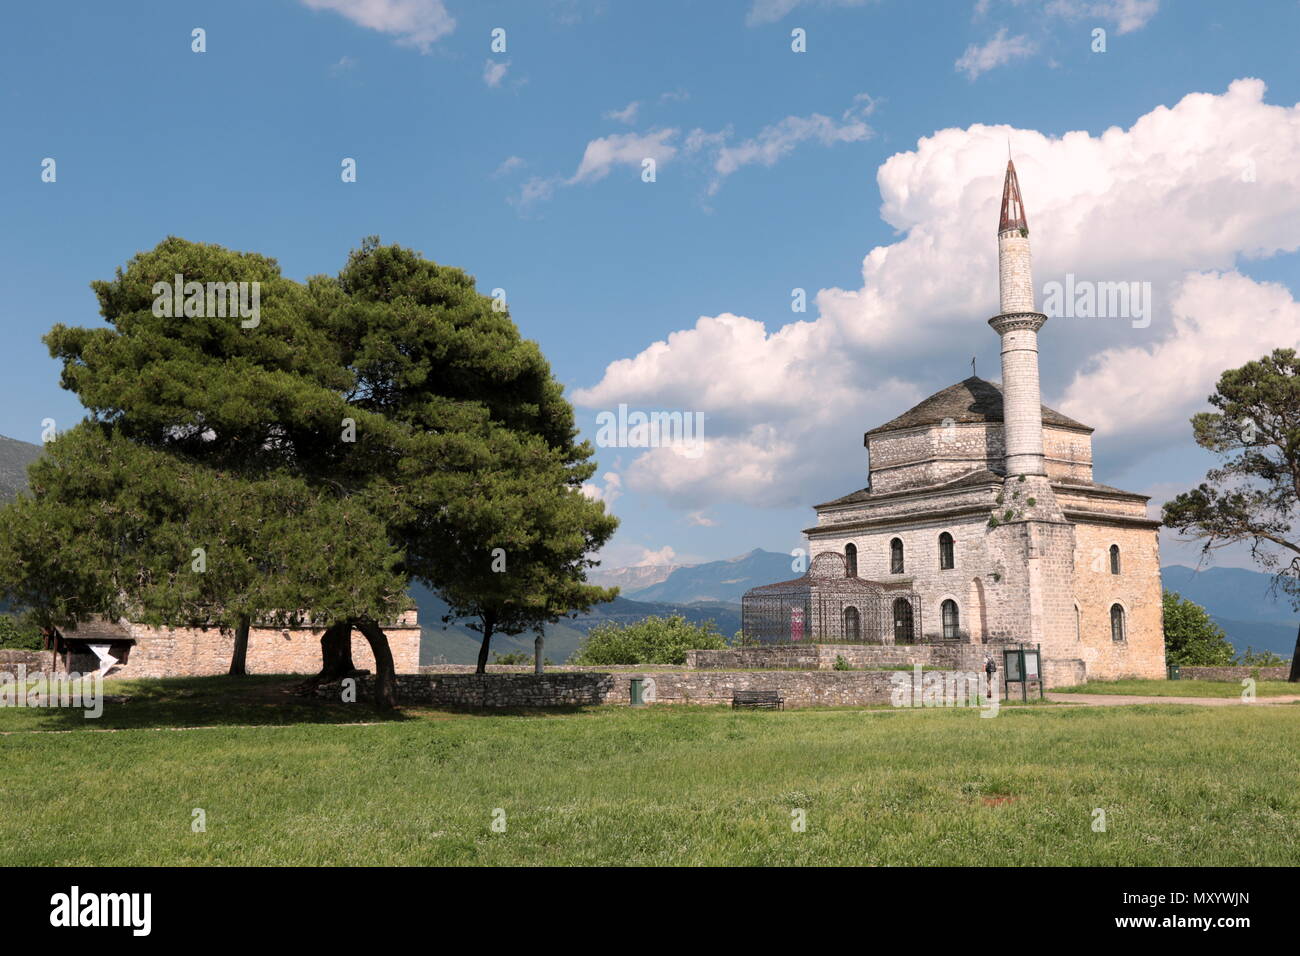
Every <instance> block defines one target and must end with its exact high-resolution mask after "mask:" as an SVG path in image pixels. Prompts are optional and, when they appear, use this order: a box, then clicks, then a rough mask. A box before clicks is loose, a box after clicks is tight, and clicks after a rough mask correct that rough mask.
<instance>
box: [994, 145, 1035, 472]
mask: <svg viewBox="0 0 1300 956" xmlns="http://www.w3.org/2000/svg"><path fill="white" fill-rule="evenodd" d="M1009 150H1010V147H1009V146H1008V151H1009ZM998 298H999V300H1000V304H1001V307H1002V311H1001V312H1000V313H999V314H998V315H995V316H994V317H993V318H991V319H989V325H991V326H993V331H995V332H997V333H998V335H999V336H1001V338H1002V420H1003V427H1004V428H1005V431H1006V469H1007V474H1008V475H1045V474H1047V470H1046V466H1045V462H1044V460H1043V408H1042V399H1041V398H1040V396H1039V388H1038V330H1039V329H1041V328H1042V327H1043V323H1044V322H1046V321H1047V316H1045V315H1043V314H1042V313H1041V312H1038V311H1036V310H1035V309H1034V276H1033V270H1032V268H1031V263H1030V258H1029V223H1028V221H1027V220H1026V218H1025V204H1024V202H1023V200H1022V199H1021V197H1020V181H1019V179H1018V178H1017V177H1016V166H1015V163H1013V162H1012V161H1011V159H1010V158H1008V159H1007V175H1006V179H1005V180H1004V182H1003V184H1002V216H1001V218H1000V220H999V222H998Z"/></svg>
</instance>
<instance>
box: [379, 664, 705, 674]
mask: <svg viewBox="0 0 1300 956" xmlns="http://www.w3.org/2000/svg"><path fill="white" fill-rule="evenodd" d="M399 669H400V668H399ZM592 669H593V668H592V666H591V665H590V664H586V665H582V664H547V665H546V673H547V674H552V673H555V674H590V673H591V672H592ZM681 669H682V668H681V665H676V666H674V665H672V664H662V665H660V664H601V665H600V671H601V672H602V673H603V672H604V671H615V672H618V671H627V672H629V673H637V674H640V673H643V672H651V671H679V670H681ZM477 670H478V665H476V664H421V665H420V667H419V669H418V670H417V671H416V673H419V674H473V673H476V672H477ZM487 672H488V673H489V674H531V673H532V672H533V665H532V664H489V665H488V666H487Z"/></svg>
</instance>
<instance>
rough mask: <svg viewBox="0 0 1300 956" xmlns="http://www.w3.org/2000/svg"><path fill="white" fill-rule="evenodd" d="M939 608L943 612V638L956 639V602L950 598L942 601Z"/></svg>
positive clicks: (946, 639) (947, 639)
mask: <svg viewBox="0 0 1300 956" xmlns="http://www.w3.org/2000/svg"><path fill="white" fill-rule="evenodd" d="M939 610H940V611H941V612H943V639H944V640H945V641H955V640H957V602H956V601H953V600H951V599H949V600H947V601H944V602H943V604H941V605H939Z"/></svg>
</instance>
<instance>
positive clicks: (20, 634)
mask: <svg viewBox="0 0 1300 956" xmlns="http://www.w3.org/2000/svg"><path fill="white" fill-rule="evenodd" d="M44 646H45V642H44V640H43V639H42V638H41V629H40V628H39V627H37V626H36V625H35V624H33V623H32V622H31V621H28V620H24V619H23V618H21V617H15V616H14V615H12V614H0V647H6V648H16V649H18V650H24V651H39V650H41V649H42V648H43V647H44Z"/></svg>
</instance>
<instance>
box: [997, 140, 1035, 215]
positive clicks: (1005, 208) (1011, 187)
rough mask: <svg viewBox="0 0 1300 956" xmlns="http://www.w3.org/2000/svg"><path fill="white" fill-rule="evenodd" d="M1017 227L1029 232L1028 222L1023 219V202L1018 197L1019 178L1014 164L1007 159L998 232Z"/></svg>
mask: <svg viewBox="0 0 1300 956" xmlns="http://www.w3.org/2000/svg"><path fill="white" fill-rule="evenodd" d="M1008 229H1019V230H1021V231H1023V232H1026V233H1028V232H1029V223H1028V221H1027V220H1026V219H1025V204H1024V201H1023V200H1022V199H1021V198H1020V180H1018V179H1016V164H1015V163H1013V162H1012V161H1011V160H1010V158H1008V159H1007V178H1006V182H1004V183H1003V184H1002V221H1001V222H1000V223H998V232H1000V233H1001V232H1006V231H1007V230H1008Z"/></svg>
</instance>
